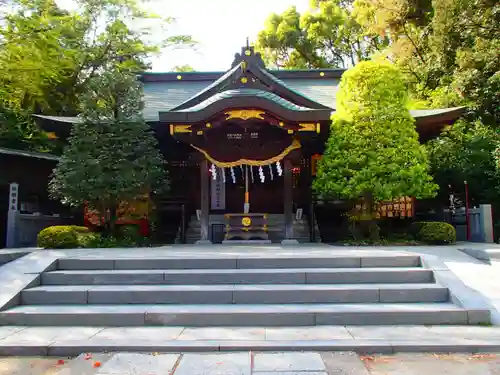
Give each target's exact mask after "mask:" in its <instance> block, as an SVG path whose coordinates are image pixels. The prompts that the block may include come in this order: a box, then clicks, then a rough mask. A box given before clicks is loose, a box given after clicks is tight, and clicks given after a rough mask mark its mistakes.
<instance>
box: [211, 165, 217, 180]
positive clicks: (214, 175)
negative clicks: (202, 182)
mask: <svg viewBox="0 0 500 375" xmlns="http://www.w3.org/2000/svg"><path fill="white" fill-rule="evenodd" d="M210 172H212V179H213V180H217V168H216V167H215V165H214V164H212V166H211V167H210Z"/></svg>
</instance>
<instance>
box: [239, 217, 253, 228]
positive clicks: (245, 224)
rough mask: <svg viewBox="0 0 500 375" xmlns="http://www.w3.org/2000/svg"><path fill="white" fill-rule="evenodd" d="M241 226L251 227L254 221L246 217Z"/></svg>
mask: <svg viewBox="0 0 500 375" xmlns="http://www.w3.org/2000/svg"><path fill="white" fill-rule="evenodd" d="M241 224H243V226H244V227H249V226H250V224H252V219H250V218H249V217H244V218H243V219H241Z"/></svg>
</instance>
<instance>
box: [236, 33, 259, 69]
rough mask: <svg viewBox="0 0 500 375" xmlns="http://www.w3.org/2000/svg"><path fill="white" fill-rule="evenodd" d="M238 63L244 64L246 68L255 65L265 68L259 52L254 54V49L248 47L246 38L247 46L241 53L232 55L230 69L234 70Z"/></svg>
mask: <svg viewBox="0 0 500 375" xmlns="http://www.w3.org/2000/svg"><path fill="white" fill-rule="evenodd" d="M240 63H244V65H245V66H246V67H249V66H250V65H256V66H259V67H261V68H264V69H265V67H266V64H265V63H264V60H262V55H261V54H260V52H255V47H254V46H251V45H250V43H249V40H248V38H247V45H246V46H245V47H242V48H241V53H236V54H235V55H234V60H233V63H232V64H231V68H234V67H235V66H236V65H238V64H240Z"/></svg>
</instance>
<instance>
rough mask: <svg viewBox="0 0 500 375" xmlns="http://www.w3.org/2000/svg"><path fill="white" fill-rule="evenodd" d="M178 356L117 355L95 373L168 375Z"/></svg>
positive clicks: (98, 374)
mask: <svg viewBox="0 0 500 375" xmlns="http://www.w3.org/2000/svg"><path fill="white" fill-rule="evenodd" d="M179 356H180V355H179V354H158V355H153V354H141V353H117V354H115V355H113V356H112V357H111V358H110V359H109V360H108V361H107V362H106V363H105V364H104V365H103V366H101V367H100V368H99V370H98V371H97V375H143V374H147V375H165V374H170V373H171V372H172V371H173V369H174V367H175V365H176V364H177V360H178V359H179Z"/></svg>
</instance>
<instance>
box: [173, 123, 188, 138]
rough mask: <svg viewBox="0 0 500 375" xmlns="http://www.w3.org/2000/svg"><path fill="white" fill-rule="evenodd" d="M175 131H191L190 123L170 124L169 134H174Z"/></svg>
mask: <svg viewBox="0 0 500 375" xmlns="http://www.w3.org/2000/svg"><path fill="white" fill-rule="evenodd" d="M175 133H191V125H173V124H170V135H174V134H175Z"/></svg>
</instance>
